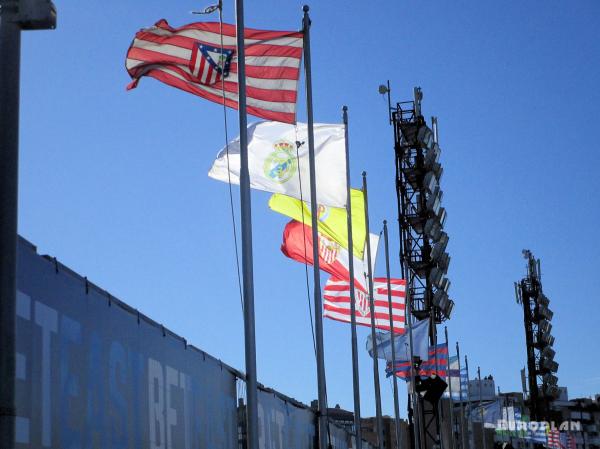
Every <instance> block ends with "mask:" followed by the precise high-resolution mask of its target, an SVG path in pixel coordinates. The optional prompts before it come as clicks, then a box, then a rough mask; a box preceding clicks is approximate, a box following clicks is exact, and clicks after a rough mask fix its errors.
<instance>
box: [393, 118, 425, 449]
mask: <svg viewBox="0 0 600 449" xmlns="http://www.w3.org/2000/svg"><path fill="white" fill-rule="evenodd" d="M394 132H395V128H394ZM396 169H398V167H396ZM400 232H403V229H402V226H401V227H400ZM402 245H403V239H402V238H401V239H400V254H403V248H402ZM400 269H401V271H402V277H403V278H404V280H405V281H406V325H407V326H408V346H409V355H410V359H409V360H410V365H409V366H410V371H409V372H410V377H409V379H410V388H408V390H409V393H408V401H407V402H408V403H407V408H408V422H409V426H410V427H409V429H410V430H412V435H411V446H412V449H421V433H420V432H421V431H420V424H419V416H420V415H419V413H420V412H419V403H418V402H419V399H418V397H417V392H416V390H415V375H416V374H415V369H414V359H415V357H414V351H413V331H412V302H411V298H410V293H411V289H410V286H409V280H408V276H409V273H408V270H406V267H405V264H404V258H403V257H402V256H401V257H400ZM392 374H393V375H394V376H395V375H396V367H395V365H394V363H392Z"/></svg>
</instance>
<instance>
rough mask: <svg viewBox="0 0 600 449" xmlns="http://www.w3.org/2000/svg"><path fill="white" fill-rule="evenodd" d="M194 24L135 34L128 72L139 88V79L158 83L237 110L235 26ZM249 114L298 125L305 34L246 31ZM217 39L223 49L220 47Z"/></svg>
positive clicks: (163, 25) (159, 26)
mask: <svg viewBox="0 0 600 449" xmlns="http://www.w3.org/2000/svg"><path fill="white" fill-rule="evenodd" d="M220 27H221V25H220V24H219V23H216V22H198V23H191V24H189V25H184V26H182V27H180V28H172V27H171V26H169V24H168V23H167V21H166V20H164V19H162V20H159V21H158V22H157V23H156V24H155V25H154V26H153V27H150V28H146V29H143V30H141V31H139V32H138V33H136V35H135V38H134V40H133V42H132V44H131V46H130V47H129V50H128V51H127V60H126V67H127V72H128V73H129V75H130V76H131V78H132V79H133V81H132V82H131V83H130V84H129V86H127V89H133V88H135V87H136V86H137V84H138V82H139V80H140V78H141V77H142V76H150V77H152V78H156V79H157V80H159V81H162V82H163V83H166V84H168V85H170V86H173V87H177V88H179V89H182V90H185V91H186V92H189V93H192V94H194V95H198V96H200V97H202V98H205V99H207V100H210V101H214V102H215V103H219V104H223V90H222V85H221V80H224V91H225V92H224V95H225V105H227V106H229V107H231V108H234V109H237V108H238V77H237V73H238V69H237V67H238V64H237V63H238V59H237V52H236V32H235V26H233V25H229V24H223V33H222V36H221V31H220ZM244 37H245V43H246V46H245V50H246V97H247V108H248V114H252V115H254V116H256V117H261V118H264V119H267V120H275V121H278V122H284V123H296V101H297V97H298V78H299V76H300V60H301V58H302V46H303V34H302V33H301V32H296V31H263V30H254V29H250V28H246V30H245V35H244ZM221 38H222V39H223V45H221Z"/></svg>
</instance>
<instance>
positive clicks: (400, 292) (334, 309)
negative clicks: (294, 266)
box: [323, 277, 406, 334]
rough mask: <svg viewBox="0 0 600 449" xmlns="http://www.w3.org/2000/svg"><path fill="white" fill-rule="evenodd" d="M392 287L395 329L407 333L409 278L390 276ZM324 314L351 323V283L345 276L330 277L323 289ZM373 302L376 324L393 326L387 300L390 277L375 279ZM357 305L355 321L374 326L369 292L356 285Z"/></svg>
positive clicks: (383, 327)
mask: <svg viewBox="0 0 600 449" xmlns="http://www.w3.org/2000/svg"><path fill="white" fill-rule="evenodd" d="M390 285H391V287H392V289H391V293H392V295H391V296H392V317H393V325H394V333H396V334H402V333H404V323H405V315H406V313H405V310H404V309H405V301H406V281H404V279H390ZM323 298H324V302H323V309H324V313H323V316H325V317H327V318H331V319H332V320H337V321H343V322H345V323H350V320H351V316H352V314H351V313H350V283H349V282H348V281H346V280H343V279H336V278H334V277H331V278H329V280H328V281H327V284H325V289H324V295H323ZM373 303H374V306H375V327H376V328H378V329H382V330H386V331H389V330H390V310H389V301H388V286H387V278H375V279H373ZM354 308H355V313H354V315H355V317H356V324H359V325H361V326H369V327H370V326H371V309H370V304H369V296H368V295H367V293H366V292H364V291H362V290H359V289H354Z"/></svg>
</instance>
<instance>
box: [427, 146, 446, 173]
mask: <svg viewBox="0 0 600 449" xmlns="http://www.w3.org/2000/svg"><path fill="white" fill-rule="evenodd" d="M441 152H442V150H441V149H440V146H439V145H438V144H437V143H434V144H433V145H431V148H430V149H429V150H427V153H425V161H424V162H425V167H427V168H431V167H433V165H434V164H436V163H438V161H439V159H440V154H441Z"/></svg>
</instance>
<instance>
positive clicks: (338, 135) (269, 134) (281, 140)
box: [208, 122, 346, 207]
mask: <svg viewBox="0 0 600 449" xmlns="http://www.w3.org/2000/svg"><path fill="white" fill-rule="evenodd" d="M247 133H248V170H249V172H250V187H252V188H253V189H258V190H265V191H267V192H273V193H283V194H284V195H288V196H292V197H294V198H298V199H304V200H308V199H310V174H309V166H308V131H307V126H306V124H305V123H298V125H297V126H292V125H286V124H284V123H277V122H259V123H253V124H251V125H249V126H248V130H247ZM314 135H315V180H316V183H317V186H318V189H317V203H319V204H324V205H327V206H331V207H345V206H346V147H345V137H344V127H343V125H328V124H322V123H315V125H314ZM297 144H298V145H299V148H297ZM228 147H229V174H230V175H231V182H232V183H234V184H239V183H240V140H239V137H238V138H236V139H235V140H233V141H232V142H230V143H229V146H228ZM296 150H297V153H296ZM208 176H210V177H211V178H214V179H216V180H218V181H223V182H229V176H228V169H227V147H225V148H223V149H222V150H221V151H220V152H219V154H218V155H217V159H216V160H215V162H214V164H213V166H212V168H211V169H210V171H209V172H208Z"/></svg>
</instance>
